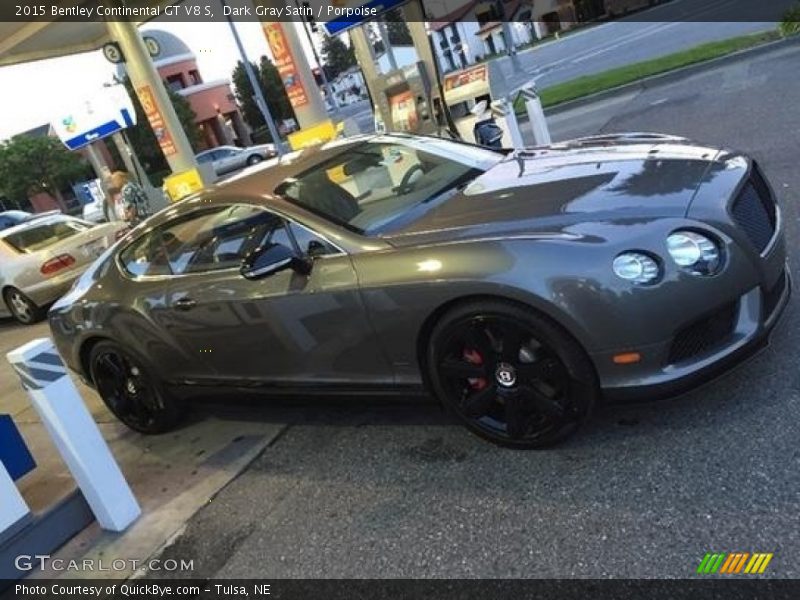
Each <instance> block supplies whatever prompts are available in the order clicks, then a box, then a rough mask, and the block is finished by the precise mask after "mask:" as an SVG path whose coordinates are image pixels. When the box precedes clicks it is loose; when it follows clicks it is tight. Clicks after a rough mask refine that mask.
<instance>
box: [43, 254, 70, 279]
mask: <svg viewBox="0 0 800 600" xmlns="http://www.w3.org/2000/svg"><path fill="white" fill-rule="evenodd" d="M74 264H75V259H74V258H73V257H72V255H70V254H59V255H58V256H56V257H55V258H51V259H50V260H48V261H47V262H45V263H44V264H43V265H42V268H41V269H39V271H41V273H42V275H52V274H53V273H56V272H58V271H60V270H61V269H66V268H68V267H71V266H72V265H74Z"/></svg>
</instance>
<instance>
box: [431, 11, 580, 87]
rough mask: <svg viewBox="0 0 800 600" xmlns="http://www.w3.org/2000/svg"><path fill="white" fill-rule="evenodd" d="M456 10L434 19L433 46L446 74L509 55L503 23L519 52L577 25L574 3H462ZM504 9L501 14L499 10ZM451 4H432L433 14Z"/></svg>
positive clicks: (432, 30) (432, 26)
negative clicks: (498, 56)
mask: <svg viewBox="0 0 800 600" xmlns="http://www.w3.org/2000/svg"><path fill="white" fill-rule="evenodd" d="M460 1H461V4H460V6H458V7H457V8H455V9H454V10H451V11H449V12H447V13H444V14H442V16H435V17H434V18H435V19H436V20H434V21H432V22H431V24H430V27H431V35H432V38H433V46H434V50H435V52H436V57H437V60H438V62H439V67H440V68H441V70H442V71H443V72H447V71H453V70H456V69H462V68H464V67H466V66H469V65H472V64H475V63H476V62H478V61H480V60H482V59H484V58H486V57H487V56H492V55H495V54H500V53H503V52H505V51H506V48H507V47H508V45H509V43H508V42H507V40H506V39H505V32H504V28H503V21H504V20H505V21H507V22H508V23H509V30H510V32H511V37H512V39H511V42H510V43H511V44H512V45H513V46H514V47H515V48H516V47H519V46H524V45H526V44H530V43H531V42H533V41H536V40H539V39H542V38H543V37H546V36H548V35H552V34H554V33H556V32H557V31H561V30H563V29H569V28H570V27H572V25H573V23H574V22H575V21H576V18H575V10H574V7H573V2H572V0H535V1H533V0H504V1H502V0H501V1H497V2H495V1H491V0H460ZM501 5H502V11H503V12H504V13H505V14H504V15H503V13H501V8H500V6H501ZM449 6H450V4H449V3H448V4H445V3H439V4H431V12H433V14H434V15H435V14H436V12H435V11H436V10H437V9H438V10H443V9H442V7H445V8H447V7H449Z"/></svg>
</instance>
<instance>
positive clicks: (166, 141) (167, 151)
mask: <svg viewBox="0 0 800 600" xmlns="http://www.w3.org/2000/svg"><path fill="white" fill-rule="evenodd" d="M136 95H137V96H139V102H141V103H142V109H143V110H144V114H145V116H147V120H148V122H149V123H150V127H151V128H152V129H153V133H155V135H156V140H157V141H158V145H159V146H160V147H161V151H162V152H163V153H164V156H167V157H169V156H173V155H174V154H176V153H177V151H178V150H177V148H175V142H174V141H173V139H172V135H171V134H170V132H169V130H168V129H167V125H166V123H165V122H164V117H163V116H162V114H161V111H160V110H159V108H158V104H156V101H155V98H154V97H153V90H152V89H150V86H149V85H143V86H141V87H138V88H136Z"/></svg>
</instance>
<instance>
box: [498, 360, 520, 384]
mask: <svg viewBox="0 0 800 600" xmlns="http://www.w3.org/2000/svg"><path fill="white" fill-rule="evenodd" d="M494 376H495V378H496V379H497V383H499V384H500V385H502V386H503V387H512V386H513V385H514V384H515V383H517V371H516V369H514V367H512V366H511V365H510V364H508V363H500V364H499V365H497V369H496V370H495V372H494Z"/></svg>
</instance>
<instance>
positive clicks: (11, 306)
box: [3, 288, 44, 325]
mask: <svg viewBox="0 0 800 600" xmlns="http://www.w3.org/2000/svg"><path fill="white" fill-rule="evenodd" d="M3 299H4V300H5V303H6V306H7V307H8V311H9V312H10V313H11V316H12V317H14V318H15V319H16V320H17V321H19V322H20V323H22V324H23V325H31V324H33V323H36V322H37V321H41V320H42V318H43V317H44V310H43V309H42V308H41V307H40V306H37V305H36V303H35V302H34V301H33V300H31V299H30V298H28V297H27V296H26V295H25V294H23V293H22V292H21V291H19V290H18V289H17V288H8V289H7V290H6V291H5V293H4V294H3Z"/></svg>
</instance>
